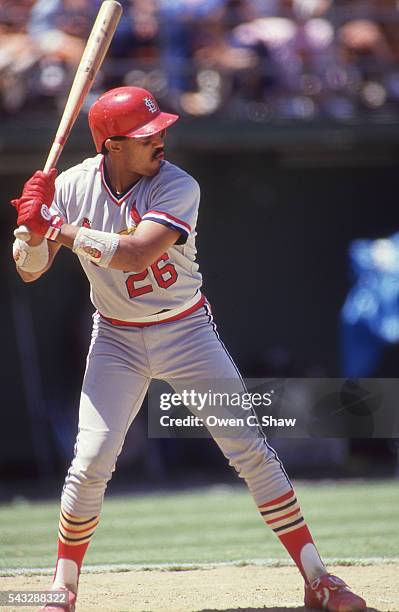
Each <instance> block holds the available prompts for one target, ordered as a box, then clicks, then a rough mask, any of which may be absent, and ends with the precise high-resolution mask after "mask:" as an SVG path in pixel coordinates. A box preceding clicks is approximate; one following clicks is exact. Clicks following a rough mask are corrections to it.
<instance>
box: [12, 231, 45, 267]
mask: <svg viewBox="0 0 399 612" xmlns="http://www.w3.org/2000/svg"><path fill="white" fill-rule="evenodd" d="M12 254H13V257H14V261H15V263H16V264H17V267H18V268H20V269H21V270H24V271H25V272H40V270H43V269H44V268H45V267H46V266H47V264H48V260H49V252H48V244H47V240H46V239H44V240H43V241H42V242H41V243H40V244H38V245H37V246H29V244H28V243H27V242H25V241H24V240H20V239H19V238H17V239H16V240H14V243H13V245H12Z"/></svg>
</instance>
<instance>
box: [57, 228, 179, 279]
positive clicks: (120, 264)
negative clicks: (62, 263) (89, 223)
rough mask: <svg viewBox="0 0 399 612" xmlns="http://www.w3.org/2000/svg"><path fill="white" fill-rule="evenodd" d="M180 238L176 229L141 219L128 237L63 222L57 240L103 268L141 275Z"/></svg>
mask: <svg viewBox="0 0 399 612" xmlns="http://www.w3.org/2000/svg"><path fill="white" fill-rule="evenodd" d="M179 237H180V232H178V231H177V230H175V229H171V228H169V227H165V226H164V225H161V224H159V223H156V222H153V221H146V220H144V221H141V223H140V224H139V225H138V227H137V229H136V231H135V232H134V234H132V235H130V236H120V235H119V234H112V233H110V232H100V231H97V230H91V229H87V228H77V227H75V226H73V225H68V224H66V223H64V224H63V225H62V226H61V228H60V232H59V234H58V236H57V238H56V241H57V243H58V244H62V245H64V246H66V247H68V248H70V249H72V250H73V251H74V252H75V253H76V254H78V255H81V256H83V257H86V258H87V259H90V260H91V261H93V262H94V263H97V264H98V265H100V266H102V267H107V268H113V269H115V270H124V271H126V272H142V271H143V270H145V269H146V268H148V267H149V266H151V265H152V264H153V263H154V262H155V261H156V260H157V259H158V258H159V257H160V256H161V255H162V253H165V251H167V250H168V249H169V248H170V247H171V246H172V245H173V244H175V243H176V241H177V240H178V239H179Z"/></svg>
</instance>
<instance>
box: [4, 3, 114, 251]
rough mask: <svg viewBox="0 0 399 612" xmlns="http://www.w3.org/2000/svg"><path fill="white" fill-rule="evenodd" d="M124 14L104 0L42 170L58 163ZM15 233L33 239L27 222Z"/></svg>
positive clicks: (47, 170)
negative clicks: (26, 224) (26, 225)
mask: <svg viewBox="0 0 399 612" xmlns="http://www.w3.org/2000/svg"><path fill="white" fill-rule="evenodd" d="M121 15H122V6H121V5H120V4H119V2H116V0H104V2H103V3H102V5H101V7H100V10H99V11H98V15H97V17H96V20H95V22H94V25H93V28H92V30H91V33H90V36H89V39H88V41H87V44H86V47H85V50H84V51H83V55H82V59H81V60H80V63H79V66H78V68H77V71H76V74H75V78H74V80H73V83H72V87H71V91H70V92H69V96H68V100H67V102H66V105H65V109H64V112H63V115H62V117H61V120H60V124H59V126H58V130H57V133H56V135H55V138H54V141H53V144H52V145H51V149H50V152H49V154H48V157H47V161H46V164H45V166H44V168H43V172H46V173H48V172H49V171H50V170H51V168H54V167H55V166H56V164H57V161H58V159H59V157H60V155H61V153H62V150H63V148H64V146H65V143H66V141H67V139H68V137H69V134H70V132H71V129H72V127H73V125H74V123H75V121H76V119H77V116H78V115H79V112H80V109H81V108H82V105H83V102H84V101H85V98H86V96H87V94H88V93H89V90H90V88H91V86H92V84H93V81H94V79H95V77H96V74H97V72H98V70H99V69H100V66H101V64H102V63H103V61H104V57H105V55H106V53H107V51H108V47H109V45H110V43H111V40H112V37H113V35H114V33H115V30H116V27H117V25H118V22H119V20H120V18H121ZM14 235H15V237H16V238H19V239H20V240H24V241H25V242H28V241H29V240H30V238H31V235H30V231H29V228H27V227H25V226H24V225H22V226H21V227H18V228H17V229H16V230H15V231H14Z"/></svg>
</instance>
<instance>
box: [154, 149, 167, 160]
mask: <svg viewBox="0 0 399 612" xmlns="http://www.w3.org/2000/svg"><path fill="white" fill-rule="evenodd" d="M164 152H165V147H157V148H156V149H155V151H154V153H153V154H152V159H156V158H157V157H159V155H162V154H163V153H164Z"/></svg>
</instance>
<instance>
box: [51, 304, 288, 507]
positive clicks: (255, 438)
mask: <svg viewBox="0 0 399 612" xmlns="http://www.w3.org/2000/svg"><path fill="white" fill-rule="evenodd" d="M152 378H156V379H161V380H165V381H167V382H168V383H169V384H170V385H171V386H172V387H174V388H175V390H177V391H179V390H180V389H179V381H181V380H185V381H187V380H190V381H192V385H191V387H192V388H193V389H195V388H196V386H198V387H200V381H201V380H202V381H204V380H207V381H209V380H217V379H223V378H224V379H226V378H227V379H230V380H235V381H236V382H237V389H238V390H239V391H241V392H242V391H243V390H244V389H243V383H242V380H241V377H240V374H239V372H238V370H237V368H236V366H235V364H234V362H233V360H232V358H231V357H230V355H229V354H228V352H227V351H226V348H225V347H224V345H223V343H222V342H221V340H220V338H219V336H218V333H217V331H216V326H215V324H214V322H213V319H212V315H211V312H210V310H209V307H208V305H205V306H203V307H201V308H200V309H199V310H197V311H196V312H194V313H192V314H191V315H189V316H187V317H185V318H183V319H180V320H178V321H174V322H171V323H161V324H157V325H152V326H148V327H142V328H138V327H116V326H113V325H112V324H110V323H108V322H107V321H105V320H104V319H102V318H101V317H100V316H99V315H95V317H94V326H93V334H92V341H91V345H90V349H89V354H88V358H87V366H86V373H85V377H84V381H83V387H82V393H81V401H80V409H79V432H78V436H77V440H76V445H75V456H74V459H73V461H72V464H71V467H70V469H69V471H68V474H67V477H66V480H65V485H64V489H63V493H62V506H63V507H64V508H65V510H66V511H67V512H69V513H70V514H72V515H74V516H94V515H97V514H99V513H100V510H101V506H102V502H103V497H104V493H105V489H106V486H107V482H108V481H109V479H110V478H111V475H112V472H113V471H114V469H115V464H116V460H117V457H118V455H119V453H120V452H121V450H122V446H123V442H124V439H125V436H126V433H127V431H128V428H129V426H130V425H131V423H132V421H133V419H134V417H135V416H136V414H137V413H138V411H139V409H140V407H141V405H142V402H143V400H144V397H145V394H146V392H147V389H148V386H149V384H150V382H151V379H152ZM219 390H220V389H219ZM215 441H216V443H217V444H218V445H219V447H220V449H221V450H222V452H223V454H224V455H225V457H226V458H227V459H228V461H229V463H230V465H232V466H234V468H235V469H236V471H237V472H238V474H239V476H240V477H241V478H244V479H245V481H246V483H247V485H248V487H249V490H250V492H251V494H252V496H253V498H254V500H255V503H256V504H257V505H261V504H264V503H266V502H267V501H270V500H272V499H276V498H277V497H279V496H280V495H284V494H285V493H286V492H287V491H289V490H290V489H291V488H292V485H291V483H290V481H289V480H288V477H287V475H286V473H285V471H284V469H283V467H282V465H281V463H280V461H279V459H278V457H277V455H276V453H275V451H274V450H273V449H272V448H271V447H270V446H269V445H268V444H267V442H266V440H265V438H264V437H263V436H260V435H259V430H257V429H256V428H253V429H249V428H248V430H247V431H246V432H245V435H242V433H241V434H237V436H230V437H218V436H216V437H215Z"/></svg>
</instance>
